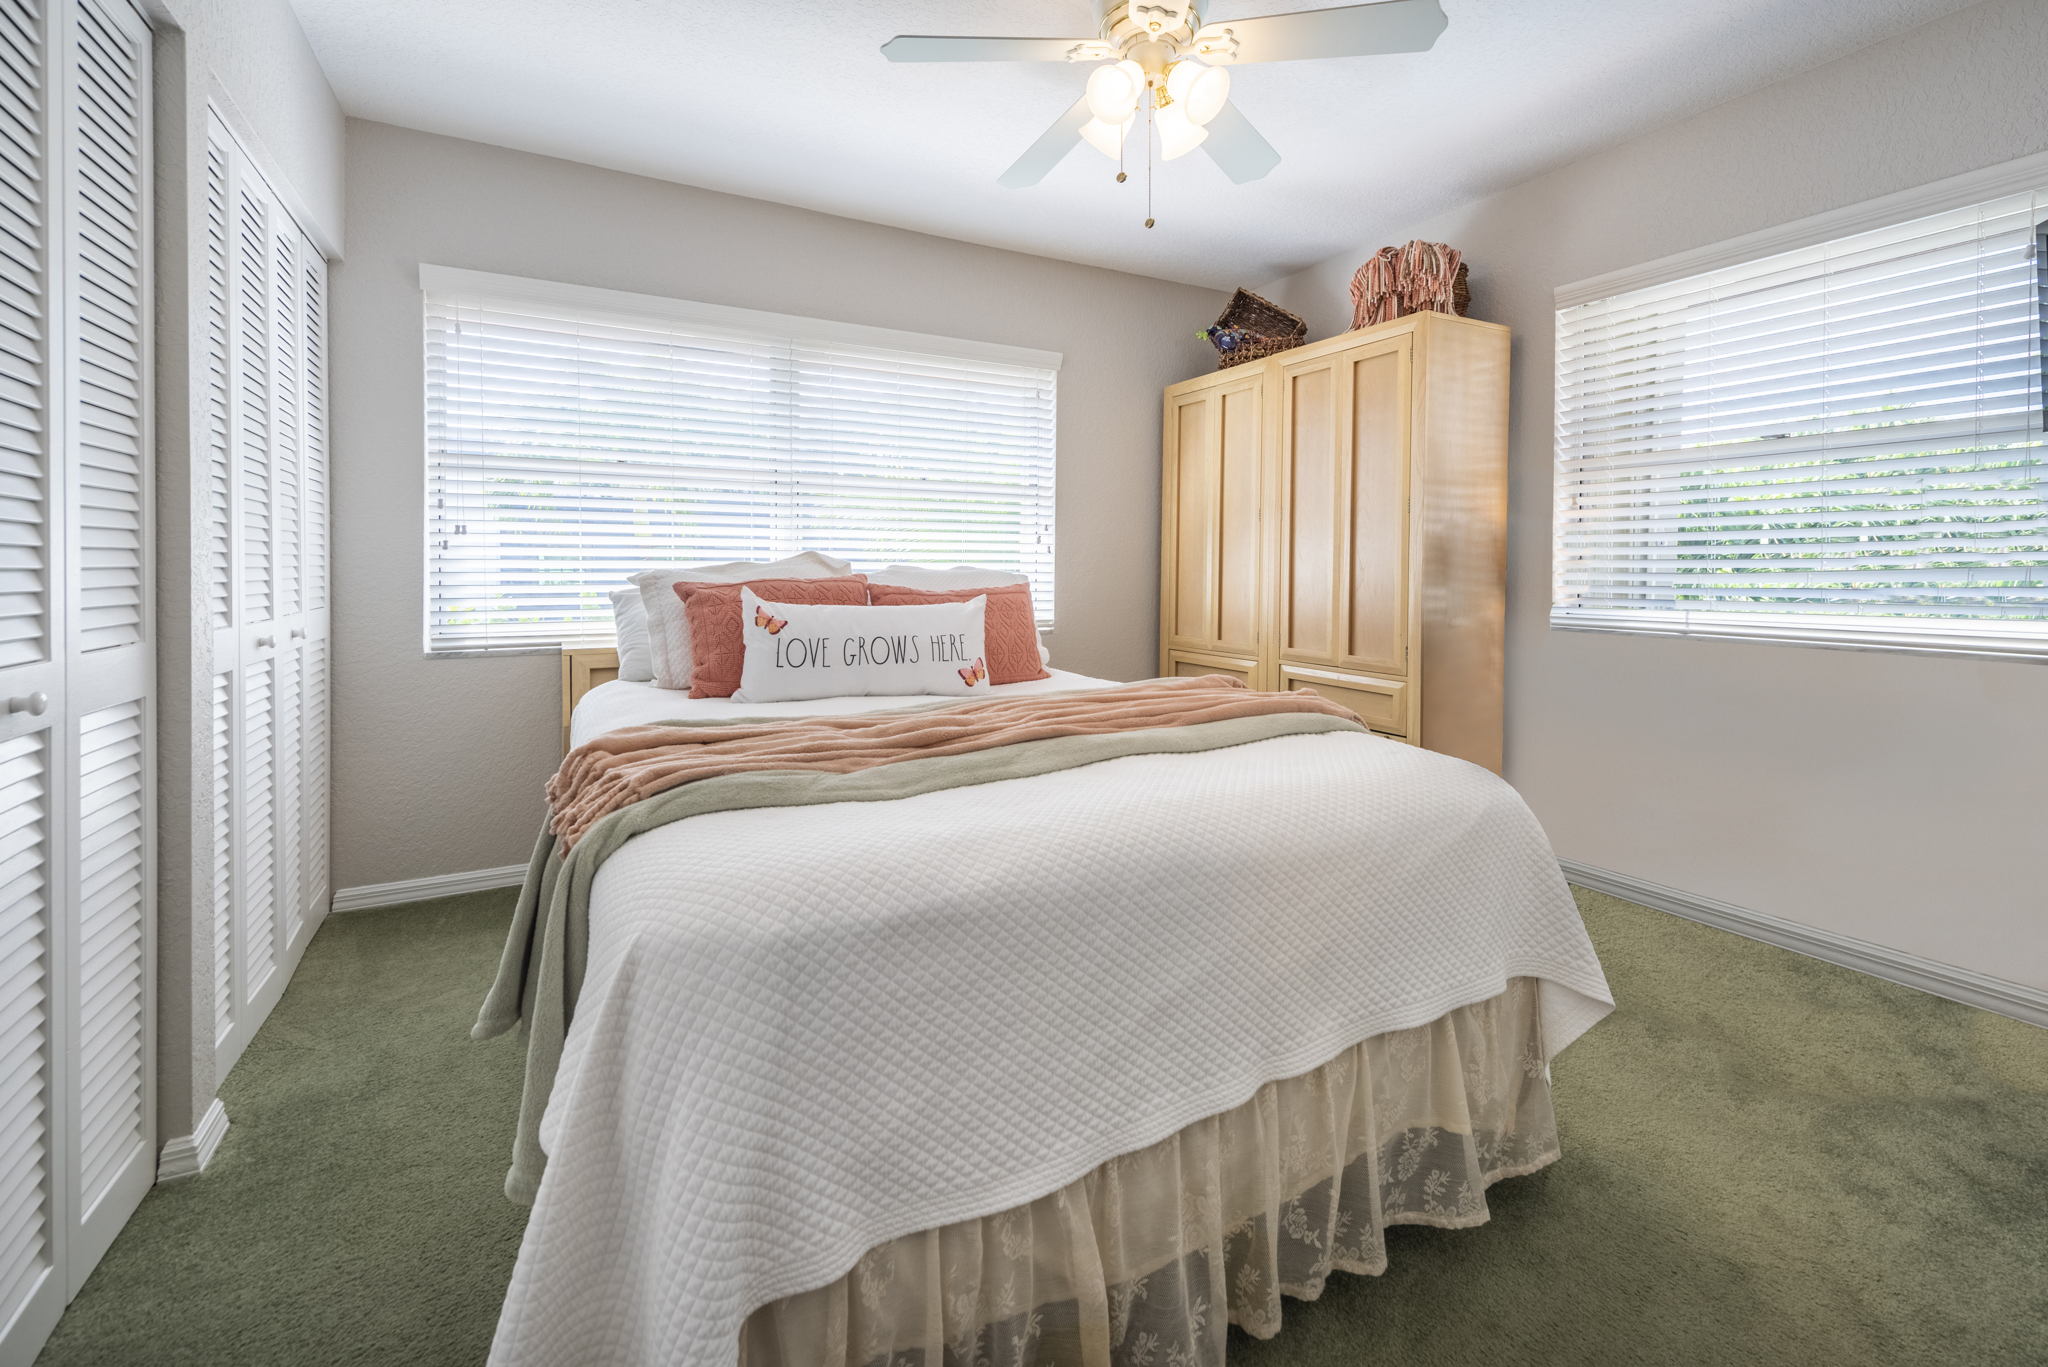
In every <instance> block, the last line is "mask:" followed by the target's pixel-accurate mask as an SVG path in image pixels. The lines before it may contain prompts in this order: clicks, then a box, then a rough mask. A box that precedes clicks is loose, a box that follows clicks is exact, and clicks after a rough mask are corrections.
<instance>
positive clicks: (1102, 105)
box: [1088, 61, 1145, 124]
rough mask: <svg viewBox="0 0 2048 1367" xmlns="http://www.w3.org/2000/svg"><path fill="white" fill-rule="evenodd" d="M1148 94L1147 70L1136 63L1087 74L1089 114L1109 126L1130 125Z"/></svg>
mask: <svg viewBox="0 0 2048 1367" xmlns="http://www.w3.org/2000/svg"><path fill="white" fill-rule="evenodd" d="M1144 93H1145V69H1144V68H1143V67H1141V66H1139V65H1138V64H1137V63H1136V62H1132V61H1122V62H1111V63H1110V64H1108V65H1107V66H1099V67H1096V68H1095V70H1094V71H1092V72H1090V73H1089V75H1088V112H1089V113H1090V114H1093V115H1094V116H1095V117H1096V119H1097V120H1099V121H1100V122H1102V123H1107V124H1123V123H1128V122H1130V118H1131V115H1132V114H1133V113H1135V112H1136V111H1137V108H1138V100H1139V98H1140V97H1141V96H1143V95H1144Z"/></svg>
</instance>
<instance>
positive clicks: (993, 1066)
mask: <svg viewBox="0 0 2048 1367" xmlns="http://www.w3.org/2000/svg"><path fill="white" fill-rule="evenodd" d="M593 672H594V674H595V677H598V678H602V677H603V669H602V667H601V665H600V666H599V667H598V668H596V669H595V670H594V671H592V670H588V669H586V670H584V672H583V677H585V678H589V677H591V676H592V674H593ZM571 674H572V665H571V663H569V662H565V670H564V677H565V679H568V678H570V677H571ZM1115 688H1117V685H1115V684H1113V683H1111V682H1110V681H1107V680H1101V679H1092V678H1088V677H1086V676H1082V675H1077V674H1072V673H1064V672H1059V671H1055V672H1054V673H1053V676H1052V677H1051V678H1049V679H1045V680H1040V681H1037V682H1035V683H1024V684H1012V685H1006V686H1003V687H1001V688H998V689H996V690H993V691H994V692H995V693H996V694H999V695H1003V696H1006V697H1024V696H1033V695H1049V696H1065V695H1071V694H1076V693H1082V692H1091V691H1096V690H1113V689H1115ZM1103 696H1104V697H1108V696H1110V694H1108V693H1104V694H1103ZM571 701H572V702H573V704H574V705H573V708H571V710H570V715H569V718H568V732H569V734H568V737H567V739H568V740H569V741H570V742H571V743H572V744H575V745H582V744H584V743H586V742H588V741H591V740H593V739H596V738H598V737H600V736H604V735H607V734H608V733H613V732H616V731H618V730H619V728H623V727H631V726H636V725H640V724H644V723H650V722H655V721H667V720H681V721H711V720H722V719H730V718H732V717H734V716H736V715H742V714H744V715H746V716H754V717H759V716H788V717H798V716H807V715H853V714H860V713H867V712H873V711H888V710H890V709H898V708H903V707H905V706H911V705H918V704H926V705H929V704H930V703H931V700H930V699H900V698H897V699H892V698H856V699H830V700H825V701H822V702H808V703H785V704H760V705H755V706H752V707H745V706H742V705H739V704H734V703H731V702H726V701H721V700H708V699H707V700H698V701H692V700H689V699H687V698H684V697H682V696H681V695H679V694H678V693H676V692H673V691H669V690H663V689H658V688H655V687H653V686H652V685H646V684H633V683H625V682H620V681H616V680H614V681H611V682H603V683H599V684H597V685H596V686H594V687H591V688H589V690H588V692H587V693H584V694H583V695H582V696H581V697H576V698H572V699H571ZM587 937H588V944H587V946H586V947H585V949H584V951H583V952H584V953H585V956H586V958H585V967H584V969H583V972H582V977H581V985H580V989H579V990H578V992H577V996H576V1012H575V1016H574V1019H573V1023H572V1024H570V1026H569V1027H568V1029H567V1033H566V1039H565V1040H564V1043H563V1046H562V1049H561V1055H560V1061H559V1068H558V1071H556V1072H555V1073H554V1074H553V1076H552V1078H551V1079H550V1080H549V1081H548V1083H547V1085H546V1087H545V1088H544V1092H545V1095H544V1097H543V1098H542V1099H543V1101H544V1104H545V1111H544V1115H542V1116H541V1117H540V1119H539V1123H538V1143H539V1147H540V1149H542V1150H544V1151H545V1155H546V1166H545V1175H544V1176H542V1177H540V1178H539V1180H538V1182H537V1189H536V1190H534V1191H533V1192H532V1195H533V1200H534V1209H533V1214H532V1218H531V1221H530V1223H529V1226H528V1229H527V1233H526V1236H525V1241H524V1244H523V1246H522V1249H521V1253H520V1257H519V1261H518V1264H517V1267H516V1269H515V1272H514V1276H513V1280H512V1285H511V1288H510V1291H509V1293H508V1296H507V1299H506V1303H505V1307H504V1311H503V1313H502V1316H501V1320H500V1325H499V1330H498V1334H497V1338H496V1341H495V1343H494V1345H493V1352H492V1361H493V1362H494V1363H499V1364H508V1365H509V1364H543V1363H550V1364H551V1363H560V1362H569V1361H574V1362H579V1363H580V1362H621V1363H631V1362H657V1361H658V1362H686V1363H704V1364H727V1363H732V1362H735V1361H739V1362H745V1363H747V1364H748V1365H749V1367H785V1365H787V1367H795V1364H805V1367H815V1365H816V1364H831V1367H840V1364H845V1365H846V1367H866V1365H867V1364H883V1363H886V1364H890V1365H891V1367H895V1365H896V1364H909V1363H913V1362H917V1363H929V1364H934V1365H935V1367H936V1364H940V1363H946V1364H952V1363H959V1364H962V1365H963V1367H979V1365H980V1364H982V1363H987V1364H990V1367H998V1365H999V1364H1009V1363H1014V1364H1019V1367H1023V1365H1024V1364H1033V1363H1040V1364H1061V1365H1062V1367H1064V1365H1065V1364H1073V1367H1108V1364H1118V1367H1169V1364H1172V1365H1173V1367H1178V1365H1179V1364H1183V1363H1186V1364H1193V1363H1216V1362H1220V1361H1221V1358H1222V1354H1223V1345H1224V1334H1225V1330H1226V1327H1227V1325H1229V1324H1232V1323H1235V1324H1238V1325H1240V1326H1242V1327H1243V1328H1244V1329H1245V1330H1246V1331H1248V1332H1250V1333H1252V1334H1254V1335H1258V1336H1261V1337H1263V1336H1267V1335H1270V1334H1272V1333H1274V1332H1276V1331H1277V1330H1278V1329H1279V1327H1280V1320H1281V1313H1282V1312H1281V1297H1282V1296H1283V1295H1288V1296H1294V1297H1297V1298H1313V1297H1314V1296H1315V1295H1317V1294H1319V1293H1320V1290H1321V1288H1322V1285H1323V1282H1324V1280H1325V1279H1326V1278H1327V1277H1328V1276H1329V1275H1330V1273H1331V1272H1333V1271H1350V1272H1356V1273H1365V1274H1371V1273H1376V1272H1378V1271H1381V1270H1383V1268H1384V1267H1385V1250H1384V1242H1383V1239H1384V1232H1385V1230H1386V1229H1387V1228H1388V1227H1389V1226H1391V1225H1395V1224H1401V1223H1425V1224H1432V1225H1438V1226H1444V1227H1460V1226H1465V1225H1471V1224H1477V1223H1480V1222H1483V1221H1484V1220H1485V1218H1486V1200H1485V1192H1486V1188H1487V1187H1488V1186H1489V1185H1491V1184H1492V1183H1493V1182H1495V1181H1498V1180H1500V1179H1502V1178H1506V1177H1512V1176H1516V1175H1520V1174H1525V1173H1528V1172H1533V1171H1535V1170H1537V1169H1539V1168H1541V1167H1543V1166H1545V1165H1546V1164H1548V1163H1549V1162H1551V1161H1553V1160H1554V1159H1555V1158H1556V1157H1557V1156H1558V1146H1557V1135H1556V1127H1555V1120H1554V1117H1553V1114H1552V1111H1551V1105H1550V1091H1549V1061H1550V1059H1551V1058H1553V1057H1554V1056H1555V1055H1556V1053H1557V1052H1558V1051H1559V1050H1561V1049H1562V1048H1564V1047H1565V1046H1566V1045H1567V1044H1569V1043H1570V1042H1571V1041H1572V1040H1573V1039H1575V1038H1577V1036H1578V1035H1579V1034H1580V1033H1582V1032H1583V1031H1584V1030H1585V1029H1587V1028H1588V1027H1590V1026H1591V1025H1592V1024H1593V1023H1594V1022H1596V1021H1597V1020H1599V1019H1600V1017H1601V1016H1603V1015H1604V1014H1605V1013H1606V1012H1607V1011H1609V1010H1610V1009H1611V1006H1612V1001H1611V997H1610V996H1609V993H1608V990H1607V986H1606V983H1605V980H1604V978H1603V976H1602V974H1601V972H1600V968H1599V965H1598V962H1597V960H1596V959H1595V957H1594V955H1593V952H1592V948H1591V946H1590V944H1589V943H1588V941H1587V939H1586V936H1585V932H1584V928H1583V926H1582V925H1581V923H1580V921H1579V918H1578V915H1577V912H1576V909H1575V907H1574V905H1573V903H1572V901H1571V898H1570V894H1569V892H1568V890H1567V889H1566V888H1565V885H1564V882H1563V880H1562V877H1561V876H1560V874H1559V872H1558V868H1557V864H1556V860H1555V858H1554V857H1553V856H1552V854H1551V852H1550V850H1549V847H1548V845H1547V843H1546V842H1545V840H1544V837H1543V835H1542V832H1541V830H1540V829H1539V828H1538V827H1537V825H1536V823H1535V821H1534V819H1533V817H1531V816H1530V814H1529V812H1528V810H1527V808H1526V806H1524V805H1523V804H1522V802H1521V800H1520V799H1519V797H1517V796H1516V795H1515V794H1514V792H1513V790H1512V789H1510V788H1508V787H1507V786H1506V785H1505V784H1504V783H1502V782H1501V781H1500V780H1499V779H1498V778H1496V777H1495V776H1493V775H1492V774H1490V773H1487V772H1485V771H1484V770H1481V769H1479V768H1477V767H1476V766H1472V765H1469V764H1465V763H1463V762H1461V761H1457V760H1452V759H1448V758H1446V757H1444V756H1441V755H1435V754H1432V753H1429V752H1427V751H1423V750H1419V749H1416V748H1414V747H1411V746H1408V745H1406V744H1403V743H1400V742H1397V741H1393V740H1389V739H1386V738H1382V737H1376V736H1372V735H1370V734H1364V733H1360V732H1356V731H1345V732H1331V733H1324V734H1299V735H1285V736H1277V737H1274V738H1271V739H1262V740H1258V741H1255V742H1252V743H1243V744H1234V745H1232V746H1230V747H1229V748H1221V749H1215V750H1209V751H1205V752H1202V753H1147V754H1130V755H1127V756H1123V757H1119V758H1114V759H1109V760H1106V761H1104V762H1098V763H1087V764H1082V765H1079V766H1077V767H1072V768H1065V769H1061V770H1058V771H1054V772H1040V773H1032V774H1029V775H1026V776H1021V777H1015V778H1009V779H1005V780H1002V781H993V782H977V783H976V784H974V785H973V786H963V787H955V788H945V789H940V790H936V791H924V792H919V793H916V794H914V795H909V796H904V797H900V798H896V799H893V800H888V801H859V802H842V803H828V804H821V805H812V806H793V807H777V808H769V809H750V810H722V811H711V812H707V813H705V814H703V815H699V816H694V817H692V818H691V819H689V820H680V821H675V822H673V823H671V824H667V825H662V826H659V827H658V828H654V829H648V830H646V831H644V833H641V834H637V835H635V836H633V837H632V838H631V839H629V840H626V841H624V843H623V844H622V845H620V846H619V847H618V848H617V850H616V852H614V853H612V854H611V855H610V857H609V858H608V859H607V860H606V861H605V863H604V864H603V866H602V867H601V868H600V869H599V870H598V871H597V872H596V874H595V877H594V879H593V880H592V881H591V883H590V886H589V906H588V929H587ZM530 1089H531V1083H530ZM515 1177H516V1172H515ZM508 1189H509V1188H508Z"/></svg>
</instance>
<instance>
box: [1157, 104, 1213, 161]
mask: <svg viewBox="0 0 2048 1367" xmlns="http://www.w3.org/2000/svg"><path fill="white" fill-rule="evenodd" d="M1152 122H1153V123H1155V124H1157V125H1158V126H1159V159H1160V160H1161V161H1172V160H1173V159H1174V158H1175V157H1184V156H1186V155H1187V154H1188V153H1190V152H1192V151H1194V150H1195V149H1196V148H1197V147H1200V146H1201V145H1202V140H1203V139H1205V138H1207V137H1208V136H1209V130H1208V129H1206V128H1204V127H1202V126H1201V125H1200V124H1198V123H1196V122H1195V121H1194V120H1192V119H1190V118H1189V117H1188V116H1187V115H1186V114H1184V113H1182V112H1181V107H1180V106H1179V105H1178V104H1170V105H1168V106H1166V108H1164V109H1162V110H1160V111H1159V112H1158V113H1157V114H1155V115H1154V116H1153V118H1152Z"/></svg>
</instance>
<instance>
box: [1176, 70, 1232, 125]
mask: <svg viewBox="0 0 2048 1367" xmlns="http://www.w3.org/2000/svg"><path fill="white" fill-rule="evenodd" d="M1166 94H1167V97H1168V98H1169V99H1171V100H1172V101H1173V102H1174V104H1175V105H1177V106H1179V108H1180V110H1181V112H1182V113H1184V114H1186V115H1187V117H1188V121H1189V122H1190V123H1193V124H1195V125H1196V126H1197V127H1199V126H1201V125H1203V124H1206V123H1208V122H1209V120H1211V119H1213V118H1215V117H1216V116H1217V115H1218V114H1221V113H1222V112H1223V106H1224V104H1225V103H1227V102H1228V101H1229V99H1230V73H1229V72H1227V71H1225V70H1224V69H1223V68H1222V67H1220V66H1205V65H1203V64H1202V63H1201V62H1197V61H1195V60H1193V59H1192V58H1189V59H1186V60H1183V61H1179V62H1175V63H1174V64H1173V69H1172V70H1171V71H1169V72H1167V73H1166Z"/></svg>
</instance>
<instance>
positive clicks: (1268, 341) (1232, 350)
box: [1202, 290, 1308, 370]
mask: <svg viewBox="0 0 2048 1367" xmlns="http://www.w3.org/2000/svg"><path fill="white" fill-rule="evenodd" d="M1202 335H1203V336H1204V337H1206V338H1208V339H1209V343H1210V345H1212V346H1214V347H1215V348H1216V368H1217V369H1218V370H1227V369H1229V368H1230V367H1231V366H1234V365H1243V364H1245V363H1246V362H1247V361H1263V360H1264V359H1266V357H1268V356H1272V355H1274V354H1276V353H1278V352H1282V351H1290V350H1292V349H1293V348H1295V347H1298V346H1300V345H1301V344H1302V343H1303V342H1306V341H1307V340H1308V324H1307V323H1305V322H1303V321H1302V320H1301V319H1299V318H1297V317H1295V316H1294V315H1293V314H1291V313H1289V312H1288V311H1287V310H1286V309H1283V308H1281V307H1280V306H1279V305H1278V304H1276V303H1274V302H1273V301H1272V300H1270V299H1261V298H1260V297H1259V296H1258V295H1256V294H1253V293H1252V292H1251V291H1250V290H1239V291H1238V292H1237V293H1235V294H1233V295H1231V296H1230V306H1229V307H1228V308H1226V309H1224V310H1223V316H1222V317H1220V318H1218V319H1217V320H1216V322H1215V325H1214V326H1213V327H1208V328H1205V329H1203V331H1202Z"/></svg>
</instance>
